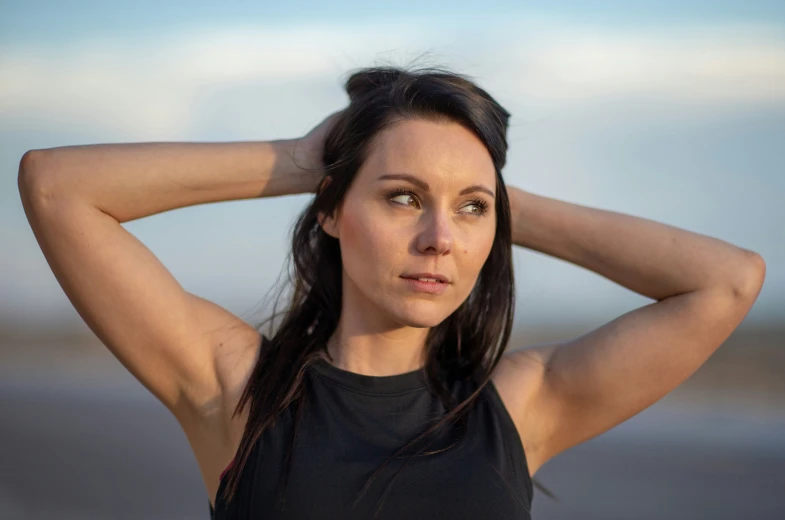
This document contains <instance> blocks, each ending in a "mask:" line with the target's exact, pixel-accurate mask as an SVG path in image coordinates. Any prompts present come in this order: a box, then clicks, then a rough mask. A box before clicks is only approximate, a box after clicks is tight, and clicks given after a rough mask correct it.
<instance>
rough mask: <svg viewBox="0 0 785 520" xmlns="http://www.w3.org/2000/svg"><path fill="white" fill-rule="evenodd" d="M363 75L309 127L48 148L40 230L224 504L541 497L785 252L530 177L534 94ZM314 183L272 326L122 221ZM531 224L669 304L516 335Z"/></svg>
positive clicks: (465, 509)
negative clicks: (509, 166) (542, 190)
mask: <svg viewBox="0 0 785 520" xmlns="http://www.w3.org/2000/svg"><path fill="white" fill-rule="evenodd" d="M346 89H347V92H348V94H349V98H350V104H349V106H348V107H347V108H346V109H345V110H343V111H341V112H338V113H335V114H333V115H331V116H330V117H328V118H327V119H325V120H324V121H323V122H322V123H321V124H319V125H318V126H317V127H315V128H314V129H313V130H312V131H311V132H309V133H308V134H307V135H305V136H304V137H302V138H299V139H286V140H278V141H270V142H236V143H140V144H106V145H91V146H71V147H61V148H53V149H47V150H33V151H30V152H27V153H26V154H25V155H24V157H23V158H22V161H21V164H20V174H19V187H20V192H21V194H22V200H23V203H24V208H25V211H26V214H27V217H28V219H29V221H30V224H31V226H32V229H33V231H34V233H35V236H36V238H37V239H38V241H39V244H40V245H41V249H42V251H43V253H44V254H45V255H46V258H47V260H48V262H49V264H50V266H51V267H52V271H53V272H54V274H55V276H56V277H57V279H58V281H59V282H60V284H61V285H62V287H63V290H64V291H65V292H66V294H67V295H68V297H69V299H70V300H71V302H72V303H73V305H74V307H75V308H76V309H77V310H78V312H79V313H80V315H81V316H82V317H83V319H84V320H85V322H86V323H87V324H88V325H89V326H90V328H91V329H92V330H93V331H94V332H95V333H96V335H98V337H99V338H100V339H101V340H102V341H103V342H104V344H105V345H106V346H107V347H108V348H109V349H110V350H111V351H112V353H113V354H114V355H115V356H117V358H118V359H119V360H120V361H121V362H122V363H123V365H124V366H125V367H126V368H127V369H128V370H129V371H130V372H131V373H132V374H133V375H134V376H135V377H136V378H138V380H139V381H140V382H141V383H142V384H143V385H145V386H146V387H147V388H148V389H149V390H150V391H151V392H152V393H153V394H154V395H155V396H156V397H157V398H158V399H159V400H160V401H161V402H162V403H163V404H164V405H165V406H166V407H167V408H168V409H169V410H170V411H171V412H172V413H173V414H174V416H175V417H176V418H177V420H178V421H179V423H180V424H181V425H182V428H183V430H184V431H185V433H186V436H187V438H188V441H189V443H190V445H191V447H192V448H193V451H194V454H195V457H196V460H197V462H198V464H199V468H200V470H201V473H202V477H203V479H204V482H205V485H206V487H207V491H208V495H209V497H210V505H211V511H212V507H213V505H215V518H250V517H253V518H257V517H262V518H283V517H284V516H283V515H284V514H285V515H286V517H287V518H370V517H376V518H390V519H392V518H396V519H397V518H409V519H418V518H530V507H531V500H532V477H533V475H534V474H535V473H536V472H537V470H538V469H539V468H540V467H541V466H542V465H543V464H544V463H545V462H546V461H548V460H549V459H550V458H552V457H553V456H555V455H556V454H558V453H561V452H563V451H564V450H566V449H568V448H570V447H571V446H575V445H576V444H578V443H581V442H583V441H586V440H588V439H591V438H592V437H595V436H596V435H598V434H600V433H602V432H604V431H607V430H608V429H610V428H612V427H613V426H615V425H617V424H619V423H621V422H622V421H624V420H626V419H628V418H629V417H631V416H633V415H635V414H637V413H639V412H640V411H642V410H644V409H645V408H647V407H648V406H650V405H652V404H653V403H655V402H656V401H657V400H659V399H660V398H661V397H663V396H664V395H665V394H667V393H668V392H670V391H671V390H673V389H674V388H675V387H676V386H678V385H679V384H680V383H681V382H683V381H684V380H685V379H686V378H687V377H689V376H690V375H691V374H692V373H693V372H694V371H695V370H696V369H697V368H698V367H700V365H701V364H702V363H703V362H704V361H705V360H706V359H707V358H708V357H709V356H710V355H711V354H712V353H713V352H714V351H715V350H716V349H717V348H718V347H719V346H720V344H721V343H722V342H723V341H724V340H725V339H726V338H727V337H728V336H729V335H730V333H731V332H732V331H733V330H734V329H735V328H736V327H737V326H738V324H739V323H740V322H741V321H742V319H743V318H744V317H745V315H746V314H747V312H748V311H749V309H750V307H751V306H752V304H753V303H754V301H755V299H756V298H757V295H758V293H759V291H760V289H761V286H762V284H763V280H764V276H765V264H764V261H763V259H762V258H761V257H760V256H759V255H758V254H756V253H754V252H751V251H748V250H745V249H742V248H739V247H735V246H733V245H730V244H728V243H726V242H723V241H720V240H717V239H714V238H710V237H707V236H703V235H699V234H696V233H691V232H688V231H685V230H681V229H677V228H674V227H671V226H667V225H664V224H660V223H656V222H653V221H650V220H645V219H641V218H636V217H632V216H628V215H623V214H620V213H614V212H610V211H603V210H599V209H594V208H589V207H584V206H580V205H576V204H569V203H566V202H562V201H559V200H556V199H551V198H546V197H542V196H537V195H533V194H531V193H527V192H525V191H523V190H520V189H518V188H514V187H507V186H505V184H504V181H503V179H502V176H501V170H502V168H503V166H504V164H505V159H506V152H507V141H506V132H507V124H508V119H509V113H508V112H507V111H506V110H505V109H504V108H502V107H501V106H500V105H499V104H498V103H496V101H495V100H494V99H493V98H492V97H491V96H490V95H488V94H487V93H486V92H485V91H484V90H482V89H481V88H479V87H477V86H476V85H475V84H473V83H472V82H471V81H469V80H468V79H466V78H465V77H463V76H460V75H457V74H453V73H450V72H448V71H445V70H442V69H421V70H416V71H415V70H409V71H407V70H403V69H397V68H392V67H390V68H371V69H364V70H360V71H357V72H355V73H354V74H353V75H351V77H350V78H349V79H348V81H347V83H346ZM314 192H315V193H316V196H315V197H314V198H313V200H312V201H311V203H310V204H309V205H308V207H307V208H306V209H305V210H304V212H303V213H302V215H301V216H300V218H299V220H298V222H297V225H296V228H295V230H294V235H293V241H292V256H293V265H294V273H293V274H294V291H293V293H292V296H291V302H290V304H289V306H288V309H287V311H286V312H285V313H284V314H283V319H282V321H281V323H280V324H279V326H278V327H277V328H275V330H274V331H273V332H271V333H270V335H269V337H267V336H263V335H262V334H261V333H260V332H259V330H258V327H252V326H250V325H248V324H246V323H244V322H243V321H241V320H239V319H238V318H237V317H235V316H233V315H231V314H230V313H229V312H228V311H226V310H225V309H223V308H221V307H219V306H218V305H216V304H214V303H211V302H209V301H207V300H205V299H202V298H200V297H198V296H196V295H193V294H190V293H188V292H187V291H185V290H184V289H183V288H182V287H181V286H180V285H179V284H178V283H177V281H176V280H175V279H174V278H173V277H172V276H171V275H170V274H169V273H168V272H167V270H166V269H165V268H164V266H163V265H162V264H161V263H160V262H159V261H158V260H157V259H156V257H155V256H154V255H153V254H152V253H151V252H150V251H149V250H148V249H147V248H145V247H144V245H143V244H141V243H140V242H139V241H138V240H137V239H136V238H135V237H133V236H132V235H131V234H129V233H128V232H127V231H125V229H124V228H123V227H122V226H121V225H120V224H121V223H123V222H127V221H130V220H133V219H138V218H141V217H144V216H148V215H153V214H156V213H160V212H163V211H166V210H171V209H174V208H179V207H185V206H191V205H195V204H200V203H207V202H216V201H225V200H237V199H249V198H255V197H273V196H281V195H288V194H296V193H314ZM512 244H516V245H518V246H521V247H526V248H529V249H533V250H536V251H540V252H542V253H546V254H549V255H552V256H554V257H556V258H560V259H563V260H566V261H569V262H572V263H574V264H576V265H579V266H582V267H584V268H587V269H591V270H593V271H594V272H596V273H598V274H600V275H602V276H604V277H606V278H608V279H609V280H612V281H614V282H616V283H618V284H620V285H622V286H624V287H627V288H629V289H631V290H633V291H636V292H637V293H639V294H642V295H645V296H648V297H649V298H651V299H653V300H656V301H655V302H653V303H651V304H648V305H645V306H643V307H641V308H639V309H635V310H633V311H631V312H628V313H626V314H624V315H622V316H620V317H618V318H616V319H615V320H613V321H611V322H609V323H608V324H606V325H604V326H602V327H600V328H598V329H596V330H594V331H592V332H590V333H588V334H586V335H584V336H581V337H578V338H575V339H572V340H570V341H564V342H561V343H558V344H550V345H537V346H534V347H531V348H527V349H523V350H520V349H514V350H511V349H507V350H506V351H505V348H506V347H507V341H508V339H509V336H510V330H511V324H512V317H513V302H514V283H513V270H512V262H511V246H512ZM227 254H231V252H227ZM275 317H276V315H275V314H274V315H273V316H272V317H271V319H274V318H275ZM510 347H511V348H515V347H517V346H516V345H511V346H510Z"/></svg>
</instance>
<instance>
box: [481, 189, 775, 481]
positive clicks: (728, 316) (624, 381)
mask: <svg viewBox="0 0 785 520" xmlns="http://www.w3.org/2000/svg"><path fill="white" fill-rule="evenodd" d="M508 189H509V193H510V200H511V204H512V206H513V235H514V236H513V240H514V242H515V243H516V244H517V245H520V246H523V247H527V248H530V249H533V250H536V251H540V252H543V253H546V254H548V255H551V256H554V257H556V258H560V259H563V260H566V261H568V262H571V263H574V264H576V265H579V266H581V267H584V268H586V269H590V270H592V271H594V272H596V273H598V274H600V275H602V276H604V277H606V278H608V279H609V280H612V281H614V282H616V283H618V284H620V285H622V286H624V287H626V288H628V289H630V290H633V291H635V292H637V293H639V294H641V295H643V296H647V297H649V298H651V299H653V300H656V302H654V303H651V304H648V305H645V306H643V307H640V308H638V309H635V310H632V311H630V312H627V313H626V314H623V315H622V316H620V317H618V318H616V319H614V320H612V321H611V322H609V323H607V324H605V325H603V326H601V327H599V328H598V329H596V330H594V331H592V332H590V333H588V334H586V335H584V336H581V337H578V338H575V339H572V340H570V341H565V342H562V343H559V344H555V345H539V346H536V347H532V348H528V349H523V350H514V351H511V352H508V353H506V354H505V356H504V358H503V363H501V364H500V365H499V371H498V374H496V375H495V376H494V377H495V380H497V381H498V383H497V384H498V385H499V386H500V392H504V394H505V395H504V397H505V398H506V402H508V403H509V404H508V406H509V407H510V409H511V414H512V415H513V418H514V419H515V422H516V425H517V426H518V428H519V431H520V432H521V437H522V441H523V443H524V446H525V447H526V450H527V457H528V458H529V459H530V468H531V472H532V473H534V472H535V471H536V469H537V468H539V467H540V466H541V465H542V464H543V463H544V462H545V461H547V460H548V459H550V458H551V457H553V456H554V455H556V454H557V453H560V452H562V451H564V450H565V449H567V448H569V447H571V446H574V445H576V444H578V443H580V442H582V441H585V440H588V439H590V438H592V437H595V436H596V435H599V434H600V433H602V432H604V431H606V430H608V429H610V428H612V427H613V426H615V425H617V424H619V423H621V422H623V421H624V420H626V419H628V418H630V417H632V416H633V415H635V414H637V413H639V412H640V411H642V410H644V409H645V408H647V407H649V406H650V405H652V404H653V403H655V402H656V401H658V400H659V399H661V398H662V397H663V396H665V395H666V394H667V393H668V392H670V391H671V390H673V389H674V388H675V387H677V386H678V385H679V384H681V383H682V382H683V381H685V380H686V379H687V378H688V377H689V376H690V375H691V374H692V373H694V372H695V371H696V370H697V369H698V368H699V367H700V366H701V365H702V364H703V363H704V362H705V361H706V359H708V357H709V356H710V355H711V354H712V353H713V352H714V351H715V350H716V349H717V348H718V347H719V346H720V345H721V344H722V343H723V342H724V341H725V339H727V337H728V336H729V335H730V334H731V332H732V331H733V330H734V329H735V328H736V327H737V326H738V325H739V323H740V322H741V321H742V320H743V319H744V317H745V316H746V314H747V313H748V311H749V310H750V308H751V307H752V305H753V303H754V302H755V300H756V298H757V296H758V294H759V292H760V290H761V286H762V284H763V280H764V277H765V272H766V268H765V263H764V261H763V259H762V258H761V256H760V255H758V254H757V253H754V252H752V251H749V250H746V249H743V248H740V247H736V246H733V245H731V244H729V243H727V242H724V241H721V240H718V239H715V238H711V237H708V236H704V235H700V234H697V233H692V232H689V231H686V230H683V229H679V228H675V227H672V226H668V225H666V224H661V223H658V222H654V221H651V220H646V219H643V218H638V217H634V216H630V215H625V214H621V213H616V212H612V211H605V210H600V209H595V208H589V207H585V206H580V205H577V204H570V203H567V202H564V201H560V200H556V199H551V198H547V197H542V196H538V195H534V194H531V193H527V192H525V191H523V190H520V189H518V188H514V187H509V188H508Z"/></svg>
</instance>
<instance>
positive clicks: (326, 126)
mask: <svg viewBox="0 0 785 520" xmlns="http://www.w3.org/2000/svg"><path fill="white" fill-rule="evenodd" d="M342 114H343V110H339V111H337V112H333V113H332V114H330V115H329V116H327V117H326V118H324V119H323V120H322V121H321V122H320V123H319V124H318V125H316V126H315V127H313V128H312V129H311V130H310V131H309V132H308V133H307V134H305V135H304V136H303V137H301V138H300V139H299V143H298V146H297V148H298V150H297V155H298V156H299V157H298V160H297V164H298V165H299V166H301V167H305V168H307V169H309V170H313V169H316V170H319V172H320V173H321V175H324V163H323V162H322V153H323V151H324V140H325V137H326V136H327V134H328V132H329V131H330V129H331V128H332V126H333V125H334V124H335V122H336V121H337V120H338V118H339V117H341V115H342ZM303 161H304V162H305V164H302V162H303Z"/></svg>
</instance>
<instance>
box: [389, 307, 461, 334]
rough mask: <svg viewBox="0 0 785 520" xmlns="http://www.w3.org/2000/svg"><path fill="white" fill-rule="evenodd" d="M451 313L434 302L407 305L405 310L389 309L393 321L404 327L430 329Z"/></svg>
mask: <svg viewBox="0 0 785 520" xmlns="http://www.w3.org/2000/svg"><path fill="white" fill-rule="evenodd" d="M451 313H452V311H451V310H450V309H446V308H445V307H444V305H439V304H436V303H434V302H422V303H419V304H417V305H407V306H406V308H405V309H390V314H391V315H392V316H394V317H395V321H397V322H398V323H400V324H401V325H404V326H406V327H416V328H431V327H435V326H437V325H438V324H440V323H441V322H443V321H444V320H445V319H446V318H447V317H448V316H449V315H450V314H451Z"/></svg>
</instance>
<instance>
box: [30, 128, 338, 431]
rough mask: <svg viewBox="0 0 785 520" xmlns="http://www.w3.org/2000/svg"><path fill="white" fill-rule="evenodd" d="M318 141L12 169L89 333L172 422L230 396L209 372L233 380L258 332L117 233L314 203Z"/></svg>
mask: <svg viewBox="0 0 785 520" xmlns="http://www.w3.org/2000/svg"><path fill="white" fill-rule="evenodd" d="M323 124H324V123H323ZM323 130H324V128H323V127H321V125H320V127H317V128H316V129H314V131H312V132H311V133H310V134H309V136H306V137H307V138H302V139H291V140H280V141H270V142H232V143H132V144H96V145H86V146H66V147H61V148H51V149H45V150H32V151H29V152H27V153H26V154H25V155H24V156H23V157H22V160H21V163H20V167H19V177H18V179H19V191H20V194H21V199H22V203H23V206H24V210H25V213H26V215H27V218H28V220H29V222H30V226H31V227H32V230H33V232H34V234H35V237H36V239H37V240H38V243H39V245H40V247H41V250H42V252H43V254H44V256H45V257H46V260H47V261H48V263H49V265H50V267H51V269H52V272H53V273H54V275H55V277H56V278H57V280H58V282H59V283H60V285H61V286H62V288H63V290H64V292H65V293H66V295H67V296H68V298H69V300H70V301H71V303H72V304H73V305H74V307H75V308H76V310H77V311H78V313H79V314H80V316H81V317H82V318H83V319H84V321H85V322H86V323H87V325H88V326H89V327H90V329H91V330H92V331H93V332H94V333H95V334H96V335H97V336H98V337H99V338H100V339H101V341H102V342H103V343H104V344H105V345H106V346H107V347H108V348H109V350H110V351H111V352H112V353H113V354H114V355H115V356H116V357H117V358H118V360H119V361H120V362H121V363H122V364H123V365H124V366H125V367H126V368H127V369H128V370H129V371H130V372H131V373H132V374H133V375H134V376H135V377H136V378H137V379H138V380H139V381H140V382H141V383H142V384H143V385H144V386H145V387H146V388H148V389H149V390H150V391H151V392H152V393H153V394H154V395H155V396H156V397H157V398H158V399H159V400H161V401H162V402H163V403H164V404H165V405H166V406H167V407H168V408H169V409H170V410H171V411H173V412H174V413H175V415H177V416H178V417H183V416H184V415H185V414H188V413H191V412H194V411H197V412H198V411H200V410H202V409H204V408H205V407H208V406H211V407H214V406H216V399H217V398H218V397H219V395H221V394H222V393H224V392H227V391H235V390H237V389H231V388H230V389H227V388H226V384H227V382H226V381H222V380H220V378H219V371H220V366H219V365H220V364H221V363H228V364H232V363H234V364H235V366H234V373H236V374H238V376H242V375H243V370H250V369H251V368H252V367H250V366H248V367H243V366H237V363H240V362H241V360H247V359H249V357H248V356H247V355H245V354H246V353H247V352H249V349H255V348H256V347H257V346H258V341H259V337H258V332H257V331H256V330H255V329H253V328H252V327H251V326H250V325H247V324H245V323H244V322H242V321H241V320H239V319H237V318H236V317H235V316H233V315H231V314H230V313H229V312H227V311H226V310H224V309H223V308H221V307H219V306H218V305H216V304H214V303H212V302H209V301H207V300H204V299H202V298H200V297H198V296H195V295H193V294H190V293H188V292H187V291H185V290H184V289H183V288H182V287H181V286H180V284H179V283H178V282H177V281H176V280H175V279H174V278H173V277H172V275H171V273H170V272H169V271H168V270H167V269H166V268H165V267H164V266H163V265H162V264H161V263H160V261H159V260H158V259H157V258H156V257H155V255H153V253H152V252H151V251H150V250H149V249H148V248H147V247H145V246H144V245H143V244H142V243H141V242H140V241H139V240H138V239H137V238H136V237H134V236H133V235H132V234H130V233H129V232H128V231H126V230H125V228H124V227H123V226H121V225H120V224H121V223H122V222H127V221H130V220H134V219H138V218H141V217H145V216H148V215H153V214H156V213H160V212H163V211H166V210H171V209H175V208H180V207H185V206H191V205H195V204H201V203H207V202H217V201H228V200H236V199H248V198H253V197H269V196H277V195H287V194H294V193H306V192H312V191H315V188H316V186H317V184H318V182H319V178H320V177H321V173H320V172H319V167H320V161H317V159H318V156H317V155H314V153H313V150H315V148H314V147H313V146H314V145H315V144H318V143H317V141H318V138H319V137H320V135H317V134H320V133H323ZM295 162H296V163H297V164H298V165H299V166H302V167H303V168H304V169H301V168H299V167H298V166H296V165H295V164H294V163H295ZM232 330H233V331H234V332H231V334H233V336H232V337H233V338H235V339H233V340H231V341H229V340H228V338H229V336H228V334H229V333H230V332H229V331H232ZM219 333H220V336H219V335H218V334H219Z"/></svg>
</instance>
